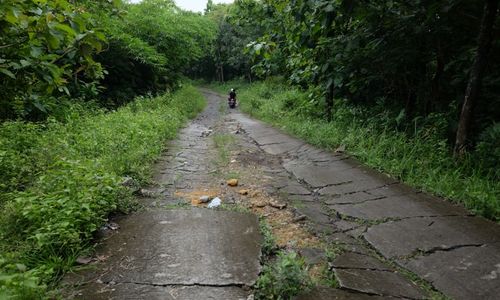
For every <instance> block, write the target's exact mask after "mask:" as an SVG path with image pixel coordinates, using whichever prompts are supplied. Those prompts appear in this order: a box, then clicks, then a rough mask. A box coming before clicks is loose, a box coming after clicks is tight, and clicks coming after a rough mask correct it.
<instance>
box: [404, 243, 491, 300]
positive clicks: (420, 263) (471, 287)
mask: <svg viewBox="0 0 500 300" xmlns="http://www.w3.org/2000/svg"><path fill="white" fill-rule="evenodd" d="M443 262H445V263H444V264H443ZM399 263H400V264H401V265H403V266H404V267H406V268H408V269H409V270H411V271H413V272H414V273H416V274H418V275H420V276H422V278H424V279H425V280H428V281H429V282H431V283H432V284H433V285H434V286H435V287H436V288H438V289H439V290H441V291H443V292H444V293H446V294H447V295H449V296H450V297H452V298H453V299H464V300H465V299H498V298H499V295H500V243H495V244H491V245H484V246H480V247H462V248H457V249H454V250H451V251H436V252H434V253H431V254H429V255H424V256H419V257H416V258H414V259H410V260H402V261H400V262H399Z"/></svg>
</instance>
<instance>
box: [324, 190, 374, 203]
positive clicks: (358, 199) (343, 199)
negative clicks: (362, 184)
mask: <svg viewBox="0 0 500 300" xmlns="http://www.w3.org/2000/svg"><path fill="white" fill-rule="evenodd" d="M381 198H382V197H381V196H374V195H371V194H368V193H367V192H355V193H352V194H345V195H338V196H337V197H332V196H330V197H327V198H326V199H325V200H323V202H324V203H325V204H327V205H334V204H356V203H362V202H366V201H372V200H376V199H381Z"/></svg>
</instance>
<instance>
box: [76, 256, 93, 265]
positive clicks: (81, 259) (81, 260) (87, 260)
mask: <svg viewBox="0 0 500 300" xmlns="http://www.w3.org/2000/svg"><path fill="white" fill-rule="evenodd" d="M91 261H92V258H90V257H82V256H80V257H78V258H77V259H76V263H77V264H79V265H88V264H89V263H90V262H91Z"/></svg>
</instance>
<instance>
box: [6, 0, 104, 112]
mask: <svg viewBox="0 0 500 300" xmlns="http://www.w3.org/2000/svg"><path fill="white" fill-rule="evenodd" d="M92 22H93V20H92V16H91V15H90V14H89V13H87V12H86V11H85V8H84V7H83V6H80V5H77V4H73V3H72V2H70V1H66V0H57V1H32V0H14V1H1V2H0V28H1V29H0V79H1V81H0V82H1V83H0V107H1V108H0V118H2V119H5V118H15V117H23V118H31V119H37V118H41V117H44V116H46V115H47V114H50V112H51V110H52V109H53V107H54V106H55V105H56V104H55V103H56V102H57V101H56V98H54V97H61V96H63V95H68V94H69V88H71V87H70V85H72V84H75V83H76V84H79V83H88V84H92V83H93V82H94V81H95V80H98V79H101V78H102V77H103V75H104V71H103V69H102V67H101V65H100V64H99V63H97V62H95V61H94V59H93V54H95V53H97V52H100V51H102V50H103V48H104V43H105V41H106V38H105V36H104V34H103V33H102V32H100V31H98V30H93V29H94V28H93V24H92Z"/></svg>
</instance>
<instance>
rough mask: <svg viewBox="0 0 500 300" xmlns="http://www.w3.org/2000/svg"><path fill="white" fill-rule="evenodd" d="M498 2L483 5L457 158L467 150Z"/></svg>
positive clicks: (462, 114) (456, 143) (457, 141)
mask: <svg viewBox="0 0 500 300" xmlns="http://www.w3.org/2000/svg"><path fill="white" fill-rule="evenodd" d="M498 2H499V0H486V3H485V5H484V10H483V18H482V20H481V27H480V28H479V37H478V42H477V44H478V45H477V52H476V56H475V58H474V63H473V64H472V70H471V73H470V76H469V82H468V83H467V89H466V90H465V97H464V103H463V104H462V112H461V114H460V119H459V122H458V130H457V136H456V140H455V149H454V153H455V156H458V157H461V156H463V154H464V153H465V151H466V148H467V144H468V138H469V132H470V126H471V119H472V116H473V109H474V105H475V104H476V102H477V98H478V96H479V90H480V86H481V79H482V76H483V72H484V69H485V67H486V65H487V63H488V61H487V57H488V52H489V50H490V48H491V40H492V34H493V25H494V24H495V17H496V14H497V8H498Z"/></svg>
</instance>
